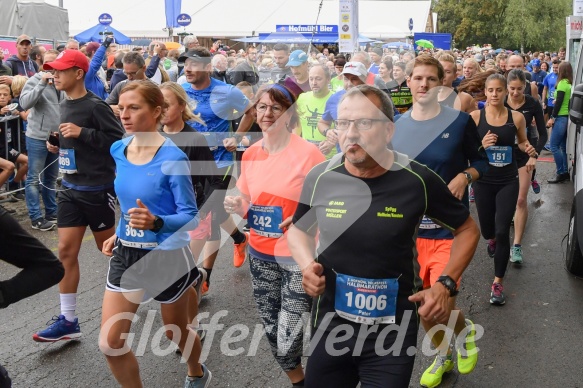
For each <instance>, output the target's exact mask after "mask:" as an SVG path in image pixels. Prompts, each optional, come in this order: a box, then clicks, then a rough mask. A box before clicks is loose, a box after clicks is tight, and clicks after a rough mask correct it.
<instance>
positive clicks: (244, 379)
mask: <svg viewBox="0 0 583 388" xmlns="http://www.w3.org/2000/svg"><path fill="white" fill-rule="evenodd" d="M553 166H554V164H552V163H540V167H539V173H538V178H539V181H542V182H546V179H547V178H549V177H550V176H551V175H552V170H553ZM571 197H572V186H571V185H570V184H560V185H547V184H543V185H542V192H541V194H539V195H534V194H533V193H532V192H531V193H530V194H529V210H530V220H529V224H528V227H527V232H526V235H525V237H524V240H523V247H524V248H523V249H524V258H525V262H524V264H523V265H522V266H521V267H516V266H513V265H510V268H509V270H508V272H507V276H506V279H505V292H506V294H507V303H506V305H505V306H502V307H495V306H491V305H490V304H489V302H488V300H489V293H490V286H491V282H492V280H493V268H494V265H493V260H492V259H490V258H489V257H488V256H487V254H486V249H485V241H483V240H482V241H481V242H480V246H479V248H478V251H477V253H476V255H475V257H474V259H473V261H472V263H471V265H470V267H469V268H468V270H467V271H466V273H465V274H464V277H463V281H462V288H461V292H460V295H459V297H458V305H459V306H460V307H461V308H462V309H463V311H464V312H465V313H466V315H467V317H468V318H471V319H473V320H474V321H475V322H476V323H477V324H480V325H482V326H483V328H484V335H483V337H482V338H481V339H480V340H479V341H478V346H479V348H480V352H479V363H478V365H477V367H476V369H475V370H474V372H473V373H471V374H469V375H459V374H458V373H457V371H456V370H455V369H454V371H453V372H452V373H451V374H450V375H447V377H446V378H445V379H444V381H443V383H442V386H443V387H454V386H455V387H579V386H582V384H583V383H582V382H581V381H582V376H583V372H581V362H580V361H577V360H580V354H581V350H580V349H579V344H580V343H581V340H580V338H581V333H582V332H583V324H582V321H583V302H582V301H583V282H582V281H581V280H578V279H575V278H574V277H572V276H571V275H569V274H568V273H567V272H566V271H565V270H564V253H563V251H564V249H565V244H562V243H561V241H562V239H563V237H564V236H565V234H566V233H567V222H568V216H569V210H570V205H571ZM6 206H7V207H12V208H15V209H17V210H18V213H17V217H18V218H19V219H20V220H22V222H23V225H25V227H26V228H28V229H29V230H30V224H29V222H28V220H27V217H26V210H25V208H24V205H23V204H22V203H17V204H8V205H6ZM472 210H473V214H474V216H475V209H474V208H473V207H472ZM33 234H34V235H35V236H37V237H39V238H40V239H41V240H42V241H43V242H44V243H45V244H46V245H47V246H49V247H50V248H52V249H53V250H56V246H57V238H56V236H57V234H56V232H37V231H34V232H33ZM231 255H232V248H231V246H230V243H227V244H226V245H225V246H224V248H223V249H222V250H221V251H220V254H219V259H218V261H217V266H216V270H215V271H214V272H213V282H212V286H211V291H210V294H209V295H208V296H207V297H205V298H204V299H203V302H202V304H201V306H200V309H201V311H203V312H208V313H209V317H208V318H205V319H203V320H202V321H201V323H202V324H209V321H211V320H212V318H214V319H215V320H217V319H218V320H217V321H215V323H214V324H213V325H209V326H212V327H214V328H215V329H216V332H215V334H214V338H212V339H211V338H210V337H207V339H206V341H205V345H204V348H203V353H204V355H206V360H205V363H206V365H207V366H208V367H209V369H210V370H211V371H212V373H213V381H212V385H211V386H213V387H288V386H290V384H289V383H288V381H287V378H286V376H285V375H284V374H283V372H281V370H280V368H279V367H278V365H277V364H276V362H275V361H274V359H273V357H272V356H271V352H270V350H269V346H268V345H267V342H266V340H265V339H264V338H262V337H261V336H260V335H261V331H260V326H258V323H259V321H258V318H257V313H256V309H255V305H254V302H253V300H252V293H251V285H250V275H249V269H248V265H247V264H245V265H244V267H242V268H240V269H236V268H234V267H233V266H232V264H231V262H232V261H231V260H232V259H231ZM80 263H81V284H80V290H79V300H78V310H77V313H78V316H79V319H80V322H81V330H82V332H83V334H84V336H83V338H82V340H81V341H74V342H59V343H54V344H39V343H35V342H33V341H32V334H33V333H34V332H35V331H36V330H38V329H40V328H42V327H44V325H45V323H46V322H47V321H48V320H49V319H50V318H51V317H52V316H53V315H58V313H59V298H58V290H57V288H56V287H54V288H52V289H51V290H48V291H46V292H44V293H42V294H40V295H36V296H34V297H31V298H29V299H27V300H24V301H22V302H20V303H18V304H16V305H13V306H10V307H9V308H7V309H4V310H0V317H1V318H0V363H2V364H3V365H5V367H6V368H7V369H8V370H9V372H10V374H11V376H12V378H13V381H14V387H26V388H28V387H38V386H43V387H57V386H68V387H114V386H116V383H115V380H114V379H113V377H112V375H111V373H110V372H109V369H108V367H107V364H106V362H105V358H104V357H103V356H102V354H101V353H100V351H99V349H98V345H97V340H98V333H99V324H100V319H101V301H102V296H103V291H104V284H105V277H106V271H107V259H106V258H105V257H104V256H103V255H102V254H100V253H99V252H98V251H97V249H96V247H95V244H94V241H93V239H92V237H91V235H90V234H87V235H86V238H85V241H84V243H83V246H82V251H81V255H80ZM15 273H16V270H15V269H14V268H12V267H9V266H7V265H5V264H4V263H3V262H0V278H2V279H4V278H7V277H9V276H12V275H14V274H15ZM138 315H139V320H138V322H137V323H136V324H135V325H134V326H133V329H132V331H133V334H134V340H133V344H132V348H133V349H134V351H136V352H137V353H138V355H139V357H138V360H139V363H140V368H141V375H142V378H143V381H144V383H145V386H147V387H181V386H182V385H183V382H184V377H185V373H186V366H185V365H184V364H181V363H180V357H179V356H178V355H176V354H175V353H174V352H173V351H172V350H173V348H172V347H170V348H169V345H170V344H169V342H168V341H167V340H166V339H165V338H164V336H163V335H162V331H159V329H160V327H161V319H160V310H159V305H158V304H156V303H155V302H151V303H147V304H145V305H143V306H141V307H140V309H139V311H138ZM423 335H424V332H423V331H421V332H420V335H419V347H418V348H419V349H421V341H422V339H423ZM170 346H171V345H170ZM431 362H432V358H431V357H428V356H425V355H423V354H421V352H419V353H418V357H417V360H416V364H415V369H414V372H413V377H412V379H411V386H412V387H416V386H418V382H419V378H420V377H421V374H422V372H423V370H424V369H425V368H426V367H427V366H428V365H429V364H430V363H431Z"/></svg>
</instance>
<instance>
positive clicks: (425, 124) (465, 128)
mask: <svg viewBox="0 0 583 388" xmlns="http://www.w3.org/2000/svg"><path fill="white" fill-rule="evenodd" d="M413 109H415V107H413ZM391 145H392V147H393V149H394V150H395V151H397V152H402V153H405V154H407V156H409V158H411V159H414V160H415V161H417V162H419V163H422V164H424V165H426V166H427V167H429V168H430V169H432V170H433V171H434V172H436V173H437V174H438V175H439V176H440V177H441V178H442V179H443V180H444V181H445V183H446V184H448V183H449V182H451V180H452V179H453V178H455V177H456V175H458V174H459V173H461V172H462V171H465V170H466V169H467V168H468V167H473V168H474V169H475V170H476V171H477V172H478V174H480V177H481V176H483V175H484V173H485V172H487V171H488V157H487V156H486V152H485V151H484V148H483V147H482V143H481V141H480V138H479V137H478V131H477V129H476V123H475V122H474V120H472V118H471V117H470V115H468V114H467V113H464V112H460V111H458V110H454V109H451V108H448V107H441V112H440V113H439V114H438V115H437V116H436V117H434V118H432V119H429V120H424V121H417V120H415V119H413V118H412V117H411V111H408V112H406V113H404V114H403V115H401V117H400V118H399V120H398V121H397V122H396V123H395V134H394V135H393V138H392V139H391ZM462 202H463V203H464V204H465V205H466V206H467V207H469V201H468V195H467V191H466V193H465V194H464V197H463V199H462ZM418 235H419V237H422V238H428V239H451V238H453V235H452V233H451V232H450V231H449V230H447V229H445V228H433V229H420V230H419V234H418Z"/></svg>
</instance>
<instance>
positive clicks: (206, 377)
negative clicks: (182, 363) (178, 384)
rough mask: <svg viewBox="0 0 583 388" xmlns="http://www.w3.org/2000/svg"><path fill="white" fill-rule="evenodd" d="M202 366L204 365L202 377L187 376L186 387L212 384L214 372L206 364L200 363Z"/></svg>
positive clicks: (191, 387) (200, 387) (202, 387)
mask: <svg viewBox="0 0 583 388" xmlns="http://www.w3.org/2000/svg"><path fill="white" fill-rule="evenodd" d="M200 366H201V367H202V373H203V375H202V377H187V378H186V381H185V382H184V388H207V387H208V386H209V385H210V383H211V378H212V377H213V374H212V373H211V371H210V370H208V369H207V367H206V365H205V364H200Z"/></svg>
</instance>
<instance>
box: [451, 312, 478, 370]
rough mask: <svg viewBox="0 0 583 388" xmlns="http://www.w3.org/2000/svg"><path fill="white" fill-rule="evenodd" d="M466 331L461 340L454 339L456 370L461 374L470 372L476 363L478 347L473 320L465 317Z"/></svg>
mask: <svg viewBox="0 0 583 388" xmlns="http://www.w3.org/2000/svg"><path fill="white" fill-rule="evenodd" d="M466 327H467V328H468V333H467V334H466V337H465V338H464V339H463V342H462V341H459V342H458V341H457V340H456V351H457V370H458V371H459V372H460V373H461V374H462V375H467V374H468V373H471V372H472V371H473V370H474V368H475V367H476V364H477V363H478V348H476V341H475V336H476V328H475V326H474V322H472V321H470V320H469V319H466Z"/></svg>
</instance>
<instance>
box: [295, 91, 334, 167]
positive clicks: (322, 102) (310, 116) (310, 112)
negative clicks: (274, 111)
mask: <svg viewBox="0 0 583 388" xmlns="http://www.w3.org/2000/svg"><path fill="white" fill-rule="evenodd" d="M332 94H334V93H332V91H330V92H328V94H327V95H326V96H324V97H316V96H314V92H307V93H302V94H300V96H299V97H298V100H297V102H296V104H297V108H298V114H299V116H300V126H301V127H302V138H304V139H306V140H307V141H309V142H310V143H313V144H316V145H318V144H320V142H322V140H326V137H325V136H324V135H322V134H321V133H320V131H319V130H318V121H320V119H321V118H322V114H323V113H324V109H325V108H326V101H328V99H329V98H330V96H331V95H332ZM335 154H336V148H335V147H334V148H333V149H332V151H330V153H329V154H328V155H326V157H327V158H328V159H329V158H331V157H332V156H334V155H335Z"/></svg>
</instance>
